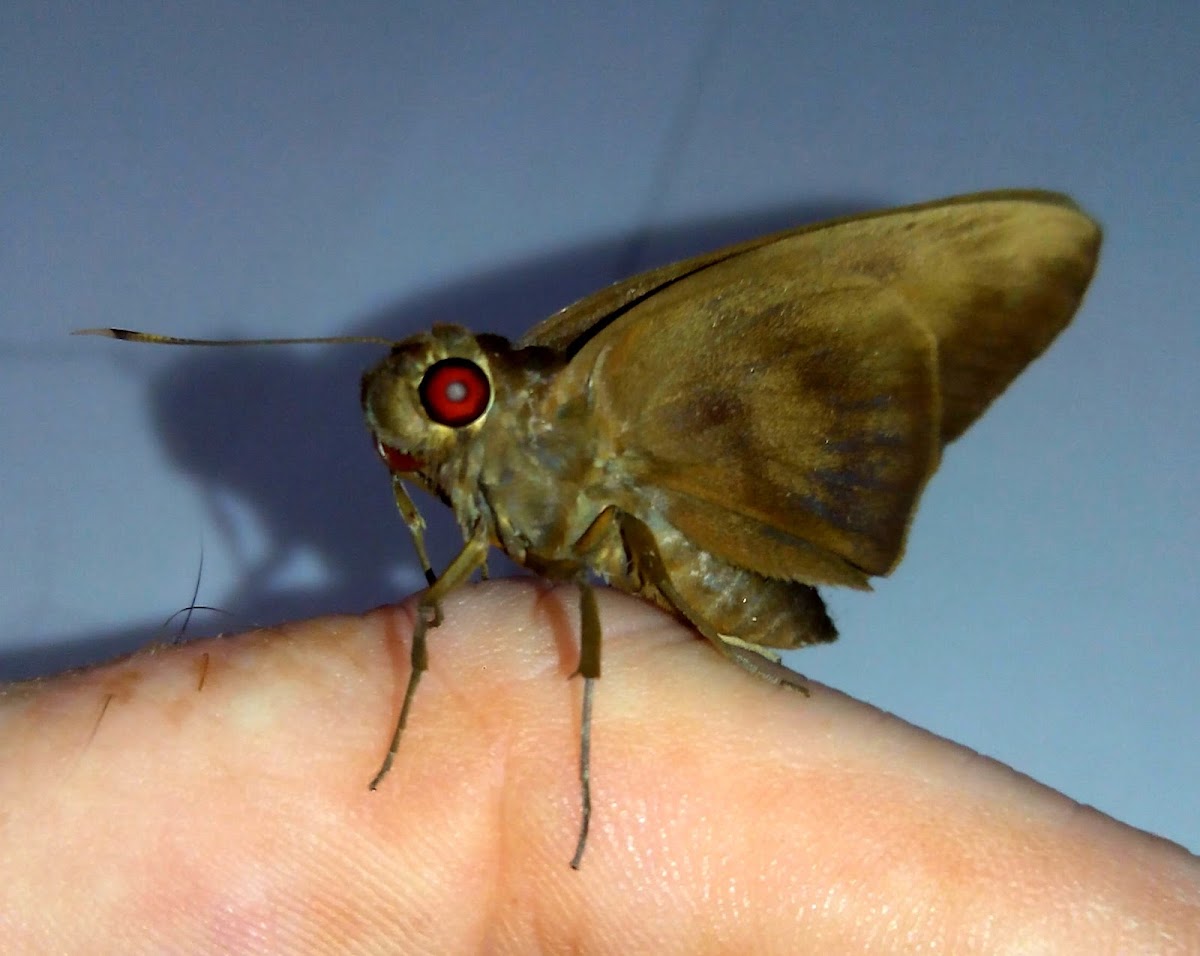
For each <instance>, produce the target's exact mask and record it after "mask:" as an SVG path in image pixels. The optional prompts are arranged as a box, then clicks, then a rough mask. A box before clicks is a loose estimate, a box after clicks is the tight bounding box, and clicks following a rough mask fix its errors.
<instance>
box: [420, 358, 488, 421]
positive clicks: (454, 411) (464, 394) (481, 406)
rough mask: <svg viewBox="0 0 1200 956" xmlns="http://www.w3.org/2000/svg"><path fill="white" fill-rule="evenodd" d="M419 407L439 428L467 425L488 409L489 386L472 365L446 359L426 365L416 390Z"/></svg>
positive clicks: (477, 369) (465, 360)
mask: <svg viewBox="0 0 1200 956" xmlns="http://www.w3.org/2000/svg"><path fill="white" fill-rule="evenodd" d="M418 391H419V392H420V395H421V404H422V405H424V406H425V411H426V412H428V414H429V417H430V418H431V419H433V420H434V421H435V422H437V423H438V424H439V425H448V426H449V427H451V428H461V427H462V426H463V425H470V424H471V422H473V421H475V419H477V418H478V417H479V416H480V415H482V414H483V413H484V412H485V411H486V410H487V407H488V402H489V401H490V400H491V397H492V386H491V383H490V382H489V381H488V377H487V375H486V374H485V373H484V371H483V369H481V368H480V367H479V366H478V365H476V364H475V363H474V362H471V361H469V360H468V359H462V358H448V359H443V360H442V361H440V362H436V363H434V364H433V365H431V366H429V368H428V370H427V371H426V372H425V377H424V378H422V379H421V386H420V388H419V389H418Z"/></svg>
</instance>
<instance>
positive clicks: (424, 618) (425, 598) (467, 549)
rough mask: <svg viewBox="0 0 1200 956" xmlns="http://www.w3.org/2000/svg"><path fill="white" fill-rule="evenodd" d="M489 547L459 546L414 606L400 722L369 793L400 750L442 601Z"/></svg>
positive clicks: (478, 542) (473, 542)
mask: <svg viewBox="0 0 1200 956" xmlns="http://www.w3.org/2000/svg"><path fill="white" fill-rule="evenodd" d="M406 497H407V496H406ZM489 546H490V545H489V543H488V539H487V538H486V537H485V536H483V535H480V534H476V535H475V537H473V538H471V539H470V540H469V541H467V543H466V544H465V545H463V549H462V550H461V551H460V552H458V556H457V557H456V558H455V559H454V560H453V561H451V562H450V565H449V567H447V568H446V570H445V572H443V574H442V576H441V577H440V578H438V579H437V580H436V581H435V582H434V583H433V584H432V585H430V587H428V588H427V589H426V591H425V593H424V594H422V595H421V600H420V603H419V604H418V605H417V621H416V624H414V625H413V637H412V670H411V672H410V673H409V675H408V687H407V688H405V691H404V703H403V705H402V706H401V707H400V719H399V720H398V721H397V722H396V732H395V733H394V734H393V735H392V743H391V746H390V747H388V752H387V756H386V757H384V758H383V765H382V766H381V767H380V768H379V772H378V773H377V774H375V777H374V779H372V781H371V789H372V790H374V789H376V788H377V787H378V786H379V782H380V781H381V780H382V779H383V778H384V777H385V776H386V775H387V772H388V771H389V770H390V769H391V768H392V762H393V761H394V760H395V759H396V750H397V749H398V748H399V747H400V737H401V735H402V734H403V733H404V727H405V725H406V724H407V723H408V712H409V710H410V709H411V708H412V702H413V695H414V694H415V693H416V691H417V684H418V683H419V682H420V680H421V675H422V674H423V673H425V671H426V670H428V669H429V652H428V650H427V648H426V646H425V632H426V631H427V630H428V629H429V628H430V627H431V626H432V627H437V626H438V625H439V624H441V623H442V609H441V601H442V598H444V597H445V596H446V595H447V594H449V593H450V592H451V591H453V590H454V589H455V588H456V587H458V586H459V585H460V584H465V583H466V582H467V581H468V580H470V578H471V575H472V574H474V573H475V571H476V570H477V569H478V568H480V567H482V566H483V564H484V563H485V562H486V561H487V553H488V548H489Z"/></svg>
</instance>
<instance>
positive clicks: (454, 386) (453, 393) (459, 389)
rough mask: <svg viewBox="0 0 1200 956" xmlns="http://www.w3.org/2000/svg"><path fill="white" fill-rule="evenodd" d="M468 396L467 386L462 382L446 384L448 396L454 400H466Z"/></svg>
mask: <svg viewBox="0 0 1200 956" xmlns="http://www.w3.org/2000/svg"><path fill="white" fill-rule="evenodd" d="M466 397H467V386H466V385H464V384H463V383H462V382H451V383H450V384H449V385H447V386H446V398H448V399H449V400H450V401H452V402H462V401H465V400H466Z"/></svg>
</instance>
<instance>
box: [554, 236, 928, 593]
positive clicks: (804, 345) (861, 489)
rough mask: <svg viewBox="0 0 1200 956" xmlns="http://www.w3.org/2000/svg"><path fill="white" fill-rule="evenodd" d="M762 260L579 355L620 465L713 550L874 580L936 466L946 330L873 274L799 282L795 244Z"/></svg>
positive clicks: (799, 572)
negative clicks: (939, 344) (941, 344)
mask: <svg viewBox="0 0 1200 956" xmlns="http://www.w3.org/2000/svg"><path fill="white" fill-rule="evenodd" d="M752 255H753V257H754V258H755V260H756V261H755V262H754V263H753V266H754V268H753V270H752V271H751V272H750V273H749V274H746V273H744V272H743V267H744V266H745V265H747V264H748V260H749V258H750V257H749V256H745V257H739V258H738V259H737V260H734V261H731V262H730V263H727V264H719V265H716V266H713V267H711V268H709V269H706V270H704V271H703V272H700V273H697V274H695V275H693V276H691V277H690V278H689V279H688V280H687V281H686V282H683V283H679V284H676V285H672V286H668V287H666V288H664V289H663V290H662V291H660V292H659V293H658V294H656V295H655V296H653V297H652V298H650V299H648V300H646V301H645V302H644V303H642V304H641V305H639V306H638V308H637V309H636V310H634V312H631V313H630V314H629V315H627V316H625V317H624V318H622V319H621V320H620V322H619V323H618V324H616V325H614V326H613V327H612V329H611V331H610V333H609V334H607V335H605V336H602V337H601V338H599V339H595V340H593V341H592V342H591V343H589V345H588V346H587V347H586V348H585V349H584V350H583V352H581V353H580V355H579V356H578V358H577V359H576V362H578V363H579V364H580V367H581V368H583V367H588V368H590V369H591V371H592V374H591V378H592V395H593V401H594V410H595V411H594V413H595V414H596V416H597V422H598V427H599V428H602V429H607V438H608V440H609V441H611V442H612V448H613V454H614V457H615V459H616V460H617V461H618V462H620V463H621V466H622V467H623V468H624V469H625V473H626V474H627V475H628V476H629V477H630V478H631V479H632V481H633V483H634V485H635V486H637V487H639V488H641V489H643V490H644V493H645V494H646V495H649V496H651V497H653V498H654V499H655V500H656V503H657V506H658V507H660V508H661V509H662V510H663V512H664V513H665V516H666V517H667V519H668V520H669V521H670V522H671V523H672V524H674V525H675V526H676V527H677V528H679V529H680V530H681V531H682V532H684V534H686V535H687V536H688V537H690V538H692V539H693V540H694V541H695V542H696V544H697V545H699V546H700V547H701V548H703V549H705V550H709V551H713V552H715V553H718V554H721V555H722V556H724V557H725V558H726V559H727V560H730V561H732V562H733V563H736V564H740V565H742V566H743V567H748V568H751V569H753V570H757V571H759V572H760V573H763V574H768V575H770V576H773V577H789V578H794V579H796V580H804V581H808V582H810V583H821V582H828V583H838V584H854V583H859V584H861V583H863V582H864V577H863V573H864V572H865V573H866V574H883V573H885V572H886V571H887V570H889V569H890V568H891V566H892V564H893V563H894V562H895V560H896V559H897V557H898V556H899V553H900V551H901V549H902V547H903V541H904V534H905V530H906V527H907V524H908V520H909V515H910V514H911V512H912V509H913V506H914V504H915V502H916V499H917V497H918V495H919V494H920V490H921V488H922V486H923V485H924V483H925V481H926V479H927V478H928V476H929V474H930V473H931V472H932V470H933V468H934V467H935V465H936V462H937V457H938V440H937V436H938V420H939V419H938V403H937V383H936V375H937V372H936V356H935V349H934V342H933V338H932V336H931V335H930V334H929V332H928V331H927V330H926V329H925V328H924V327H922V326H921V324H920V323H918V322H917V321H916V320H915V319H914V317H913V316H912V315H911V314H910V312H909V311H908V309H907V308H906V306H905V304H904V302H903V301H901V300H900V299H899V297H898V296H897V295H896V294H895V293H894V292H892V291H891V290H889V289H887V288H886V287H883V286H880V285H879V283H877V282H876V281H874V280H872V279H870V278H860V277H855V276H835V275H825V274H822V273H821V272H820V270H817V271H812V270H808V272H807V275H806V276H804V277H792V278H790V279H786V280H785V279H783V277H782V276H781V275H780V273H779V269H780V267H781V266H785V265H786V260H787V258H788V250H787V249H786V247H783V246H781V245H779V244H773V245H771V246H766V247H763V248H762V249H761V250H758V251H757V252H755V253H753V254H752ZM734 262H736V263H737V265H734ZM772 280H774V281H772ZM593 360H594V361H593ZM600 423H604V424H600Z"/></svg>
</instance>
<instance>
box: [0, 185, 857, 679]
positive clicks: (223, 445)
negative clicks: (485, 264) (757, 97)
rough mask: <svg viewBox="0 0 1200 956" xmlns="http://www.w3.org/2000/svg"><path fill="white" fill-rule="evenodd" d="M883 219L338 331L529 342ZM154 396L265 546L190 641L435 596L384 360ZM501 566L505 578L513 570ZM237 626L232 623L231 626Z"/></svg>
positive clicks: (363, 357)
mask: <svg viewBox="0 0 1200 956" xmlns="http://www.w3.org/2000/svg"><path fill="white" fill-rule="evenodd" d="M866 208H872V207H870V206H868V205H866V204H864V203H863V202H861V201H852V200H846V201H829V202H823V203H808V204H795V205H788V206H781V207H777V208H773V209H770V210H764V211H760V212H758V213H754V214H749V215H742V216H731V217H725V218H714V219H705V220H700V221H696V222H692V223H689V224H686V225H679V226H674V227H670V228H664V229H660V230H652V231H649V232H646V233H644V234H639V235H636V236H630V237H623V238H615V239H606V240H600V241H596V242H593V243H589V244H585V245H581V246H578V247H576V248H573V249H570V250H567V251H565V252H562V253H560V254H557V255H552V256H548V257H545V258H540V259H537V260H534V261H525V262H517V263H514V264H512V265H511V266H508V267H505V268H503V269H497V270H495V271H492V272H488V273H485V274H482V275H479V276H476V277H474V278H470V279H465V280H463V281H462V282H459V283H455V284H453V285H449V286H446V287H444V288H441V289H436V290H433V291H431V292H428V293H426V294H422V295H418V296H415V297H413V298H411V299H408V300H405V301H403V302H400V303H397V304H396V305H395V306H393V307H389V308H387V309H384V310H381V311H380V312H379V313H378V314H375V315H372V316H368V317H366V319H364V320H362V321H359V322H355V323H353V324H352V325H351V326H350V327H349V328H346V329H343V330H340V332H339V330H338V329H336V328H331V329H330V334H331V335H336V334H350V335H377V336H386V337H389V338H397V339H399V338H403V337H405V336H406V335H410V334H412V333H414V332H416V331H419V330H421V329H423V328H426V327H428V326H429V325H431V324H432V323H434V322H453V323H457V324H460V325H464V326H466V327H468V328H471V329H473V330H475V331H478V332H485V331H486V332H497V333H500V334H502V335H505V336H508V337H509V338H513V339H515V338H518V337H519V336H520V335H521V334H523V333H524V332H525V331H526V330H527V329H529V328H530V327H532V326H533V325H535V324H537V323H538V322H539V321H541V319H543V318H545V317H546V316H548V315H550V314H552V313H553V312H555V311H557V310H558V309H560V308H562V307H563V306H565V305H567V304H569V303H570V302H572V301H574V300H576V299H578V298H580V297H582V296H584V295H587V294H588V293H589V292H592V291H594V290H596V289H598V288H600V287H602V286H604V285H607V284H609V283H611V282H613V281H616V280H618V279H621V278H624V277H626V276H628V275H632V274H633V273H635V272H638V271H642V270H644V269H648V268H652V267H654V266H658V265H662V264H664V263H667V262H671V261H674V260H676V259H682V258H686V257H687V256H690V255H695V254H697V253H700V252H705V251H708V250H712V249H716V248H719V247H721V246H724V245H729V244H732V243H734V242H738V241H740V240H743V239H749V238H752V237H754V236H757V235H763V234H766V233H770V232H775V231H778V230H781V229H786V228H789V227H792V226H797V225H803V224H806V223H811V222H817V221H820V220H822V219H828V218H833V217H835V216H841V215H848V214H851V213H854V212H858V211H862V210H864V209H866ZM177 354H178V356H179V358H178V361H176V362H173V363H172V364H171V365H170V366H169V367H168V370H167V371H166V372H164V373H162V374H161V375H160V376H159V377H158V378H157V379H156V381H154V382H153V384H152V387H151V389H150V391H149V393H148V401H149V402H150V403H151V405H152V406H153V409H152V411H153V417H154V420H155V422H156V423H157V428H158V432H159V436H160V437H161V440H162V443H163V446H164V448H165V450H166V453H167V455H168V456H169V458H170V460H171V461H172V463H173V464H174V465H175V466H176V467H177V468H178V469H179V470H180V471H181V472H183V473H185V474H186V475H188V476H190V477H191V478H192V479H193V480H194V481H195V482H196V483H197V484H198V485H199V487H200V488H201V489H202V493H203V494H204V496H205V497H206V499H207V500H208V502H209V504H210V506H211V508H212V510H213V513H214V520H215V523H216V524H217V525H218V527H220V528H221V529H222V533H223V534H227V535H229V537H230V539H231V541H232V542H234V544H235V547H234V550H235V552H237V551H238V550H239V548H238V547H237V544H236V543H237V542H238V539H239V537H240V536H242V532H241V531H240V530H239V525H240V524H241V523H242V522H240V521H239V518H238V515H237V514H236V512H237V511H239V510H244V511H245V512H248V513H249V515H250V516H251V517H252V520H253V523H254V524H256V525H257V527H258V529H259V532H260V533H259V537H260V538H262V537H265V545H264V544H262V543H261V542H260V546H259V547H256V548H254V549H253V550H254V552H255V553H254V554H253V555H252V556H251V555H247V556H246V558H245V566H244V570H243V572H242V575H241V583H240V585H239V586H238V588H237V589H236V590H235V591H234V592H233V593H231V594H220V595H214V594H211V593H207V592H205V591H204V590H203V587H202V589H201V599H200V602H201V603H203V604H212V605H218V606H220V607H221V608H223V609H225V610H226V611H228V612H229V614H230V617H229V618H225V617H222V618H219V619H217V622H216V626H215V627H211V626H210V624H211V623H212V619H211V618H206V617H205V616H204V615H203V614H198V615H197V618H196V619H195V620H194V622H193V625H192V629H193V631H200V632H204V631H205V630H208V631H211V630H217V629H220V630H240V629H242V628H244V627H248V626H254V625H269V624H274V623H278V622H280V621H284V620H292V619H296V618H301V617H308V616H312V615H315V614H324V613H338V612H353V611H360V610H363V609H366V608H369V607H374V606H377V605H379V604H383V603H386V602H389V601H394V600H397V599H398V598H400V597H402V596H403V595H404V594H406V593H407V592H408V591H411V590H415V589H417V588H419V587H421V586H423V584H424V578H423V576H422V575H421V573H420V570H419V568H418V567H417V564H416V560H415V557H414V556H413V554H412V548H411V544H410V542H409V537H408V532H407V530H406V529H405V527H404V525H403V522H401V521H400V519H399V517H398V516H397V515H396V512H395V507H394V505H393V503H392V499H391V494H390V491H389V482H388V480H387V477H386V471H385V469H384V468H383V466H382V465H381V464H380V463H379V462H378V461H376V460H375V455H374V452H373V450H372V447H371V443H370V441H369V439H368V435H367V432H366V429H365V427H364V426H363V422H362V416H361V412H360V409H359V404H358V382H359V377H360V375H361V374H362V372H363V370H364V369H365V368H367V367H368V366H369V365H370V364H371V363H372V362H374V361H375V360H376V359H377V357H378V355H379V351H378V349H373V348H372V347H369V346H326V347H322V346H316V347H296V348H261V349H229V350H220V349H180V350H178V352H177ZM418 495H419V497H420V499H421V500H419V501H418V505H419V506H420V507H421V508H422V511H423V512H424V513H425V515H426V518H427V519H428V521H429V547H430V557H431V559H432V560H433V564H434V568H435V569H440V568H443V567H445V565H446V564H447V563H448V561H449V560H450V559H451V558H452V557H453V556H454V554H455V553H456V552H457V550H458V548H459V546H460V544H461V537H460V535H459V533H458V530H457V527H456V525H455V523H454V521H453V517H452V515H451V514H450V512H449V509H447V508H445V507H444V506H442V505H441V504H440V503H436V502H431V501H430V500H429V499H428V498H427V497H425V496H424V495H421V494H420V493H419V492H418ZM300 555H306V556H308V557H309V558H314V557H315V558H316V560H317V561H318V562H319V564H320V565H321V567H322V568H323V569H324V570H325V575H324V580H323V581H321V582H320V583H318V584H316V585H314V586H311V587H296V586H289V585H287V584H285V583H281V579H283V578H285V577H286V576H285V575H283V574H281V572H283V571H284V570H285V569H286V567H287V566H288V564H289V562H294V561H295V560H296V559H297V557H298V556H300ZM500 557H501V556H500V555H498V554H497V555H494V556H493V559H492V561H491V564H492V573H493V575H496V576H499V575H503V574H507V573H510V572H511V571H512V570H513V566H512V565H511V564H510V563H507V562H506V561H503V560H500ZM230 622H232V623H230ZM169 636H170V632H169V631H166V630H164V628H163V627H162V626H161V624H159V623H158V622H144V623H141V624H138V625H133V626H131V627H130V628H128V629H125V630H122V631H120V632H119V633H113V634H108V635H95V634H92V635H87V636H72V635H63V636H62V638H61V640H60V641H59V642H58V643H56V644H55V646H52V647H39V648H37V649H34V650H30V651H26V652H20V651H19V652H16V653H15V654H9V655H7V656H6V657H4V658H2V659H0V679H3V680H15V679H22V678H26V677H31V676H36V675H45V674H51V673H55V672H57V671H59V670H62V669H64V668H66V667H72V666H80V665H82V664H86V663H91V662H95V661H98V660H102V659H106V658H109V657H112V656H115V655H117V654H121V653H126V652H128V651H131V650H134V649H136V648H137V647H140V646H143V645H145V644H146V643H148V642H150V641H152V640H156V639H157V640H162V639H164V638H168V637H169Z"/></svg>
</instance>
